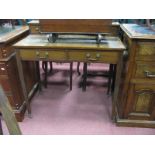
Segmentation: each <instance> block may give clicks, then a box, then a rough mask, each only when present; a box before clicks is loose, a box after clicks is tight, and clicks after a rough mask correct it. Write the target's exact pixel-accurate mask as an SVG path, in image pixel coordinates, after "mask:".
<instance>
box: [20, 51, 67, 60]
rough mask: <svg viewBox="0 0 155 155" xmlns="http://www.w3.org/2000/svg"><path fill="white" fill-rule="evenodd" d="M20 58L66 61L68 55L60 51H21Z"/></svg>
mask: <svg viewBox="0 0 155 155" xmlns="http://www.w3.org/2000/svg"><path fill="white" fill-rule="evenodd" d="M20 56H21V58H22V59H23V60H53V61H59V60H61V61H65V60H67V53H66V52H65V51H60V50H50V51H48V50H44V51H39V50H38V51H34V50H20Z"/></svg>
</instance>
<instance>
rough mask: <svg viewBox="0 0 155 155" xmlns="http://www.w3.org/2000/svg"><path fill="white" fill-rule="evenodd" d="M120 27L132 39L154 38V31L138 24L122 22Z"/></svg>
mask: <svg viewBox="0 0 155 155" xmlns="http://www.w3.org/2000/svg"><path fill="white" fill-rule="evenodd" d="M121 28H122V29H123V30H124V31H125V32H126V33H127V35H128V36H129V37H130V38H133V39H155V31H153V30H151V29H150V28H149V27H146V26H140V25H138V24H122V25H121Z"/></svg>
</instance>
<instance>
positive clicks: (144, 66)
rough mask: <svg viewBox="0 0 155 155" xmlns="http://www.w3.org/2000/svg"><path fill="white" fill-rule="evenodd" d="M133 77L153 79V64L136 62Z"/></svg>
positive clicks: (154, 67) (154, 64)
mask: <svg viewBox="0 0 155 155" xmlns="http://www.w3.org/2000/svg"><path fill="white" fill-rule="evenodd" d="M134 77H136V78H146V79H155V63H154V62H142V61H137V62H136V66H135V72H134Z"/></svg>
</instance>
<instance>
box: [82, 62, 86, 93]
mask: <svg viewBox="0 0 155 155" xmlns="http://www.w3.org/2000/svg"><path fill="white" fill-rule="evenodd" d="M83 72H84V73H83V82H82V89H83V91H86V86H87V63H86V62H85V63H84V66H83Z"/></svg>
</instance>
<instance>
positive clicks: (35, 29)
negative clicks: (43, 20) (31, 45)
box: [30, 25, 40, 34]
mask: <svg viewBox="0 0 155 155" xmlns="http://www.w3.org/2000/svg"><path fill="white" fill-rule="evenodd" d="M30 31H31V34H39V33H40V28H39V25H35V26H30Z"/></svg>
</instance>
